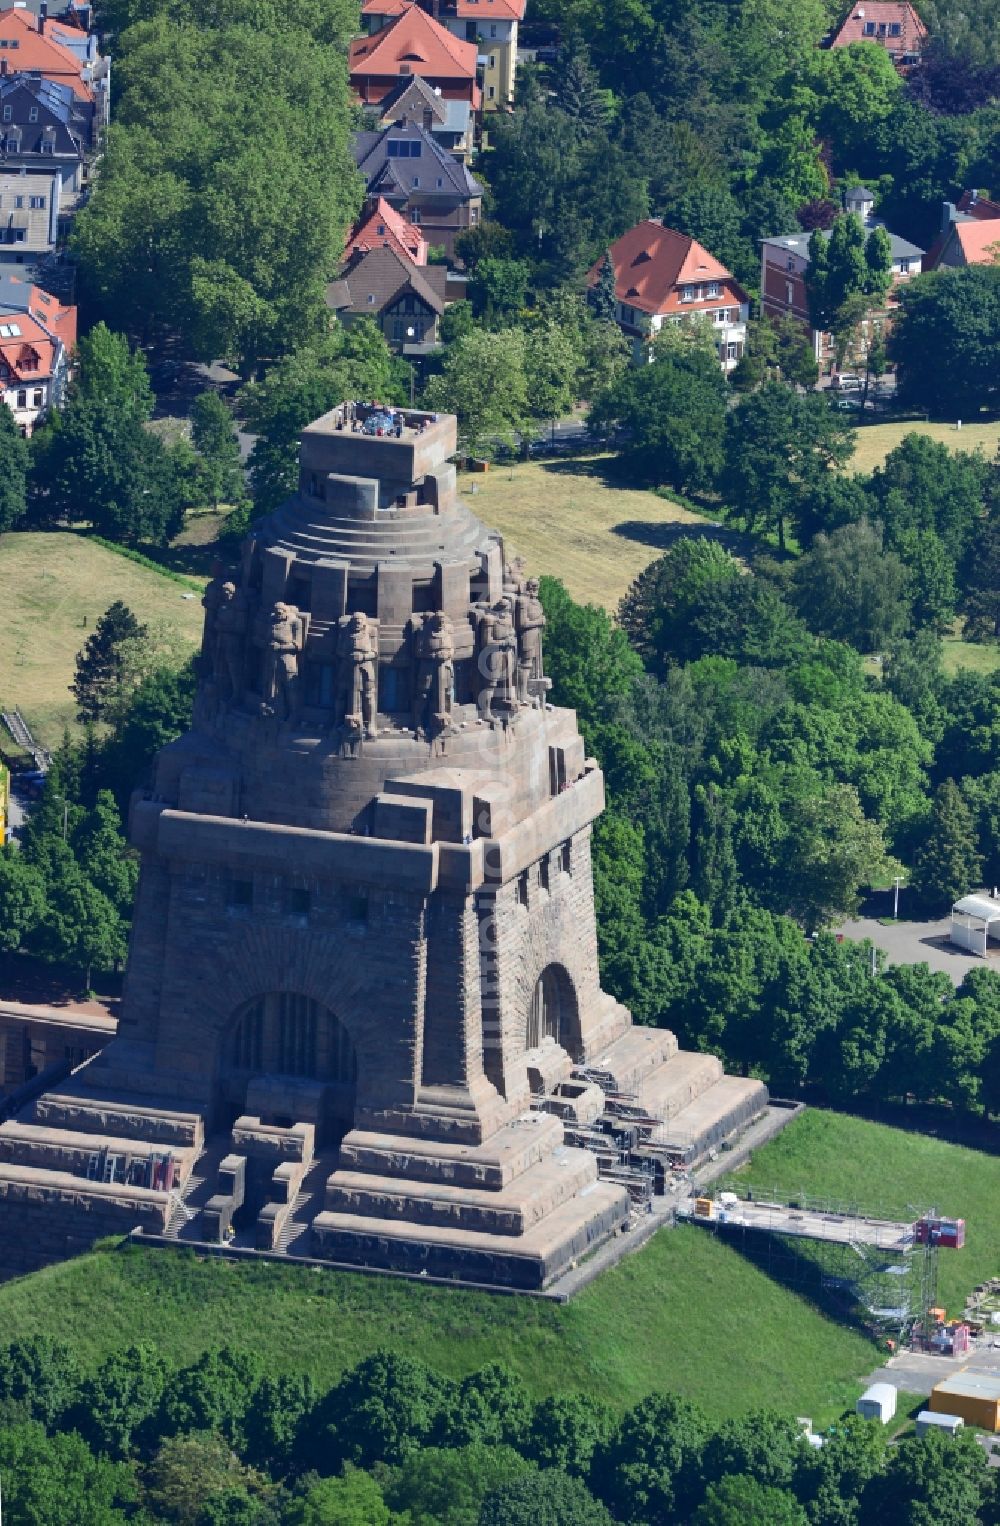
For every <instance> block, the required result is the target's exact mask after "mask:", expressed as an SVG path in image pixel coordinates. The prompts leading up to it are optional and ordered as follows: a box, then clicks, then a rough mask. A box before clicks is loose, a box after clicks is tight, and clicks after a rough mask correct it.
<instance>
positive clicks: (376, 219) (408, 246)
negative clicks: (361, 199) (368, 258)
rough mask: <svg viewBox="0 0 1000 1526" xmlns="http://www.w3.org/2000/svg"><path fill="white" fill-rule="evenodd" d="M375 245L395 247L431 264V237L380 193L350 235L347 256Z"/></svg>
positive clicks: (412, 260)
mask: <svg viewBox="0 0 1000 1526" xmlns="http://www.w3.org/2000/svg"><path fill="white" fill-rule="evenodd" d="M372 249H393V250H395V252H396V253H397V254H398V255H399V256H400V258H401V259H404V260H409V261H410V263H411V264H413V265H426V264H427V240H426V239H425V238H424V236H423V234H422V233H421V232H420V229H419V228H416V227H414V225H413V223H411V222H409V221H408V220H407V219H406V218H405V217H404V216H403V214H402V212H397V211H396V209H395V207H392V206H390V205H389V203H388V202H387V201H386V199H385V197H384V196H380V197H379V199H378V201H377V202H376V203H375V206H374V207H373V208H372V209H371V210H370V211H369V212H363V213H362V214H361V216H360V217H359V218H358V221H357V222H356V223H355V224H354V227H353V228H352V229H351V231H350V233H349V234H348V235H347V244H346V246H345V248H344V259H345V260H349V259H350V258H351V257H352V255H355V254H359V253H360V254H367V253H368V252H369V250H372Z"/></svg>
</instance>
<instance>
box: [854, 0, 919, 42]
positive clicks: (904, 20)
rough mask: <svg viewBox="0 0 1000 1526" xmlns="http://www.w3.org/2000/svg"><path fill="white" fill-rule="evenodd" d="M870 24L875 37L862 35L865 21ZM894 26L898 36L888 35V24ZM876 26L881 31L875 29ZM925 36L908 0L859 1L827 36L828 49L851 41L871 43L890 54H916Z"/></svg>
mask: <svg viewBox="0 0 1000 1526" xmlns="http://www.w3.org/2000/svg"><path fill="white" fill-rule="evenodd" d="M866 22H867V23H869V24H874V25H875V28H876V35H875V36H871V35H869V36H867V37H866V36H865V24H866ZM890 26H898V27H899V35H898V36H897V37H890V36H889V27H890ZM879 27H883V28H884V29H885V30H884V31H882V32H879V31H878V28H879ZM926 37H927V28H926V27H925V26H924V23H923V22H922V21H921V19H920V17H919V16H918V15H917V13H916V11H915V10H914V8H913V6H912V5H911V4H910V0H859V3H858V4H856V5H853V6H852V7H851V9H850V11H849V13H848V15H847V16H845V18H844V20H843V21H842V22H841V23H840V26H839V27H838V28H837V30H836V32H835V33H834V34H833V37H832V38H831V39H830V46H831V48H846V47H849V46H850V44H851V43H852V42H874V43H876V44H877V45H878V46H879V47H885V48H887V49H888V50H889V52H890V53H919V51H920V49H921V48H922V47H923V45H924V42H925V40H926Z"/></svg>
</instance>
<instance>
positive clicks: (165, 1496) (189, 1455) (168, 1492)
mask: <svg viewBox="0 0 1000 1526" xmlns="http://www.w3.org/2000/svg"><path fill="white" fill-rule="evenodd" d="M240 1477H241V1470H240V1464H239V1460H238V1459H237V1457H236V1456H235V1454H234V1453H233V1451H232V1450H231V1448H230V1447H229V1445H228V1444H227V1443H226V1442H225V1441H224V1440H223V1439H222V1437H221V1436H219V1435H216V1434H215V1433H214V1432H212V1431H199V1430H195V1429H191V1430H186V1431H185V1432H184V1433H183V1434H179V1435H175V1436H168V1437H167V1439H166V1440H165V1441H164V1442H163V1443H162V1445H161V1446H160V1447H159V1448H158V1449H157V1451H156V1453H155V1455H154V1457H153V1458H152V1461H151V1462H150V1464H149V1468H148V1470H147V1474H146V1497H147V1499H148V1500H149V1503H150V1504H151V1505H152V1506H153V1509H154V1510H155V1511H156V1513H157V1518H158V1519H161V1520H165V1521H175V1522H177V1526H198V1521H199V1518H200V1516H201V1511H202V1508H203V1506H204V1505H205V1502H206V1501H207V1500H209V1499H211V1498H212V1496H213V1495H219V1494H222V1493H224V1492H225V1491H226V1490H228V1489H230V1488H232V1487H233V1486H234V1485H236V1484H238V1483H239V1480H240Z"/></svg>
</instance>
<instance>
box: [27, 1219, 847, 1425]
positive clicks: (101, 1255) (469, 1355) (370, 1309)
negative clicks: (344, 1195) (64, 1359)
mask: <svg viewBox="0 0 1000 1526" xmlns="http://www.w3.org/2000/svg"><path fill="white" fill-rule="evenodd" d="M0 1329H2V1330H3V1331H4V1334H5V1337H6V1338H13V1337H14V1336H24V1335H28V1334H34V1333H40V1332H43V1331H47V1332H49V1333H50V1334H51V1333H58V1334H59V1336H60V1337H61V1338H62V1339H64V1340H68V1341H70V1342H71V1343H72V1344H73V1345H74V1346H75V1347H76V1348H77V1350H78V1352H79V1354H80V1356H81V1358H82V1359H83V1360H84V1361H85V1363H86V1364H87V1365H88V1366H89V1365H92V1364H93V1363H94V1362H96V1361H97V1360H98V1359H99V1358H100V1357H101V1356H102V1355H103V1354H104V1353H106V1352H107V1351H110V1350H112V1349H114V1348H117V1347H121V1346H124V1345H126V1344H127V1343H128V1342H130V1341H135V1340H139V1339H145V1340H153V1341H155V1342H156V1344H157V1345H158V1346H159V1348H160V1349H161V1350H162V1351H163V1352H164V1353H165V1354H166V1355H167V1356H168V1357H169V1358H170V1360H171V1361H174V1362H177V1363H182V1362H185V1361H188V1360H190V1359H191V1358H192V1357H194V1356H195V1355H196V1354H197V1353H198V1352H200V1351H201V1350H203V1349H204V1348H205V1347H206V1346H212V1345H216V1344H219V1343H221V1342H232V1343H234V1344H236V1345H242V1346H253V1347H254V1348H255V1349H257V1350H258V1351H260V1352H261V1354H262V1355H263V1357H264V1359H265V1360H266V1362H267V1363H268V1365H269V1367H270V1368H271V1369H272V1370H274V1371H288V1372H292V1371H295V1372H299V1371H308V1372H310V1373H312V1374H313V1375H314V1377H315V1378H316V1379H317V1380H318V1381H320V1382H321V1383H328V1382H330V1381H331V1380H333V1379H334V1378H336V1376H337V1375H338V1373H340V1372H341V1371H342V1370H343V1369H344V1368H345V1367H347V1366H350V1365H351V1364H353V1363H354V1362H356V1361H358V1360H359V1359H360V1358H362V1357H363V1356H365V1355H366V1354H367V1353H368V1352H370V1351H371V1350H372V1349H373V1348H375V1347H377V1346H379V1345H385V1346H390V1347H393V1348H395V1349H396V1350H399V1351H405V1352H407V1353H409V1354H411V1355H413V1356H417V1357H421V1358H423V1359H424V1360H425V1361H427V1362H429V1363H431V1364H432V1365H433V1366H435V1367H436V1368H438V1369H439V1370H441V1371H444V1372H448V1373H451V1374H456V1375H457V1374H461V1373H464V1372H467V1371H469V1370H471V1369H473V1368H475V1367H477V1366H480V1365H481V1364H482V1363H484V1362H487V1361H490V1360H500V1361H503V1362H506V1363H508V1364H509V1365H510V1366H511V1367H513V1368H514V1369H515V1370H516V1371H517V1372H519V1373H520V1375H521V1377H522V1378H523V1379H524V1381H525V1383H526V1384H527V1385H528V1386H529V1388H530V1389H531V1391H532V1392H533V1393H534V1394H536V1395H538V1396H541V1395H543V1394H547V1393H551V1392H567V1391H578V1392H583V1393H589V1394H593V1395H594V1396H595V1397H598V1398H601V1399H604V1400H607V1401H608V1402H610V1403H611V1404H613V1405H615V1406H616V1407H619V1408H621V1407H624V1406H626V1405H628V1404H631V1403H634V1402H635V1401H636V1400H637V1399H639V1398H640V1397H641V1396H642V1395H643V1394H645V1393H647V1392H649V1391H650V1390H651V1389H654V1388H661V1389H667V1388H670V1389H675V1390H677V1391H679V1392H681V1393H683V1394H686V1395H688V1396H689V1397H691V1398H694V1399H698V1400H700V1401H701V1402H702V1403H703V1404H704V1405H705V1406H706V1407H707V1408H708V1409H709V1410H711V1411H712V1413H713V1414H715V1415H718V1416H723V1415H726V1414H730V1413H733V1412H738V1411H740V1410H742V1409H744V1408H746V1407H748V1406H751V1405H759V1404H770V1405H776V1406H778V1407H779V1408H780V1409H781V1410H783V1411H784V1412H786V1413H792V1414H810V1415H812V1416H813V1417H814V1419H816V1420H817V1422H821V1423H827V1422H829V1421H830V1420H832V1419H833V1418H835V1417H836V1415H837V1414H839V1413H840V1412H841V1411H842V1410H843V1408H844V1407H845V1406H846V1405H849V1404H850V1403H851V1402H852V1401H853V1399H854V1398H855V1397H856V1395H857V1394H858V1393H859V1392H860V1383H861V1379H862V1378H863V1377H864V1376H865V1374H866V1373H867V1372H869V1371H870V1370H871V1368H872V1366H873V1365H874V1362H875V1360H876V1355H875V1352H874V1349H873V1347H872V1346H871V1345H870V1344H869V1343H868V1342H867V1341H866V1340H864V1339H863V1338H862V1337H861V1336H859V1335H856V1334H854V1333H853V1332H852V1331H850V1330H847V1329H845V1328H843V1327H841V1326H838V1325H837V1324H836V1323H834V1322H833V1321H831V1320H829V1319H827V1318H826V1317H825V1316H824V1315H822V1314H821V1313H819V1312H818V1311H817V1310H816V1309H815V1308H814V1307H813V1306H812V1305H811V1304H810V1303H808V1302H807V1301H805V1300H804V1299H802V1298H800V1297H798V1296H797V1295H795V1294H794V1293H791V1292H789V1291H788V1290H786V1289H785V1288H783V1287H781V1286H779V1285H778V1284H777V1283H775V1282H772V1281H770V1280H769V1279H768V1278H767V1277H766V1276H765V1275H764V1274H763V1273H762V1272H760V1271H758V1270H757V1269H756V1268H755V1267H753V1266H751V1265H749V1264H748V1263H747V1262H746V1261H744V1260H743V1258H742V1257H741V1256H740V1255H738V1254H737V1252H735V1251H733V1250H731V1249H730V1248H729V1247H728V1246H725V1245H723V1244H722V1243H721V1242H719V1241H718V1240H716V1239H715V1238H714V1237H713V1236H711V1235H708V1234H706V1233H705V1232H704V1231H703V1230H700V1229H694V1228H688V1227H685V1228H681V1229H677V1230H672V1231H671V1230H665V1231H661V1232H660V1233H659V1234H658V1235H657V1236H656V1237H655V1239H654V1240H653V1241H652V1242H651V1243H650V1244H649V1245H648V1246H647V1247H646V1248H645V1249H643V1250H642V1251H641V1252H639V1253H638V1254H636V1255H634V1256H631V1257H629V1258H627V1259H626V1261H625V1262H624V1263H622V1264H621V1265H620V1266H618V1267H616V1268H614V1269H613V1270H612V1271H610V1272H607V1273H605V1274H604V1275H603V1276H602V1277H601V1278H599V1279H598V1281H597V1282H596V1283H594V1284H592V1285H591V1287H589V1288H587V1289H585V1290H584V1292H582V1293H581V1294H579V1295H578V1297H576V1298H575V1299H574V1300H573V1301H572V1303H570V1304H567V1305H557V1304H553V1303H550V1302H547V1301H542V1300H538V1299H526V1298H512V1297H501V1296H492V1295H489V1294H484V1293H476V1292H472V1291H466V1290H462V1289H450V1288H436V1287H426V1286H420V1285H419V1284H415V1283H412V1282H403V1281H394V1280H389V1279H385V1278H379V1277H362V1276H352V1275H351V1274H349V1273H338V1272H328V1271H322V1270H316V1271H314V1270H309V1269H305V1268H296V1267H285V1266H280V1265H276V1264H274V1263H254V1264H247V1263H232V1262H226V1261H220V1260H215V1259H210V1260H206V1261H198V1260H196V1259H195V1258H194V1257H193V1256H189V1255H182V1254H179V1253H176V1252H172V1251H155V1250H140V1249H128V1250H125V1251H119V1250H114V1249H106V1250H105V1249H102V1250H98V1251H96V1252H94V1253H92V1254H91V1255H89V1256H85V1257H82V1258H80V1259H79V1260H77V1261H74V1262H70V1263H67V1264H65V1265H62V1266H56V1267H51V1268H48V1269H47V1270H45V1271H42V1272H38V1273H35V1274H34V1275H33V1276H31V1277H28V1278H24V1279H22V1280H21V1281H18V1282H13V1283H7V1284H6V1285H4V1286H2V1287H0Z"/></svg>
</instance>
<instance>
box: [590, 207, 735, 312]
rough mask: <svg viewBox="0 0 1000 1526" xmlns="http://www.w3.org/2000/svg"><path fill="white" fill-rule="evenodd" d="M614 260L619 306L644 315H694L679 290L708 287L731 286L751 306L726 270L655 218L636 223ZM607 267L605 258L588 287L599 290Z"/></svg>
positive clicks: (613, 250) (594, 268)
mask: <svg viewBox="0 0 1000 1526" xmlns="http://www.w3.org/2000/svg"><path fill="white" fill-rule="evenodd" d="M611 259H612V262H613V264H614V267H615V294H616V296H617V298H618V300H619V302H624V303H626V304H627V305H628V306H629V307H636V308H638V309H639V311H640V312H643V313H668V312H688V311H690V310H691V306H692V304H691V303H689V302H682V301H681V298H680V288H681V287H682V286H687V285H695V286H696V285H698V284H699V283H700V282H704V281H718V282H720V283H722V282H728V284H729V287H730V290H731V291H732V293H733V295H734V296H735V297H736V298H737V299H738V300H739V301H741V302H745V301H746V300H747V297H746V294H745V292H744V291H743V289H742V288H741V287H740V285H739V283H738V282H737V281H736V280H735V278H734V277H733V276H732V275H731V273H730V272H729V271H728V270H727V269H726V267H725V265H723V264H721V263H720V261H719V260H717V259H716V258H715V256H714V255H712V254H709V252H708V250H707V249H704V248H703V247H702V246H701V244H699V243H698V242H697V240H696V239H693V238H689V237H688V235H687V234H686V233H675V232H674V230H673V229H672V228H665V227H664V226H663V224H662V223H661V222H657V221H656V220H655V219H654V218H648V219H647V220H646V221H645V222H641V223H637V224H636V226H635V227H634V228H631V229H629V231H628V233H625V234H623V235H622V237H621V238H620V239H619V240H618V242H617V243H616V244H612V245H611ZM602 264H603V256H602V258H601V259H599V260H598V261H597V263H596V264H595V265H593V266H592V267H591V269H590V271H589V273H588V275H587V285H588V286H596V284H597V280H598V277H599V275H600V270H601V265H602Z"/></svg>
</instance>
